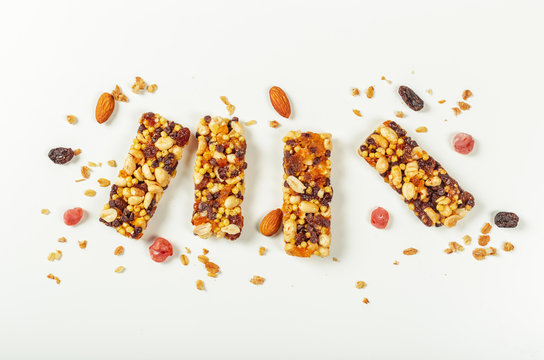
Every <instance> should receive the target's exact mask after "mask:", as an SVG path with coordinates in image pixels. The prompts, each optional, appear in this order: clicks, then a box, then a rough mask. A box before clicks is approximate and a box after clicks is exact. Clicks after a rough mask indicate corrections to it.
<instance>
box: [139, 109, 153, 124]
mask: <svg viewBox="0 0 544 360" xmlns="http://www.w3.org/2000/svg"><path fill="white" fill-rule="evenodd" d="M142 119H143V120H147V121H148V124H149V126H153V125H155V114H154V113H152V112H147V113H145V114H143V115H142ZM151 121H153V123H151Z"/></svg>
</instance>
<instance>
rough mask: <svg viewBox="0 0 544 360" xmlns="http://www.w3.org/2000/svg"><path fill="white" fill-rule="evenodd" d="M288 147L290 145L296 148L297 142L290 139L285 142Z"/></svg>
mask: <svg viewBox="0 0 544 360" xmlns="http://www.w3.org/2000/svg"><path fill="white" fill-rule="evenodd" d="M285 144H286V145H289V146H294V145H295V140H293V139H289V140H287V141H286V142H285Z"/></svg>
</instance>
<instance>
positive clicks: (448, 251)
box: [444, 248, 453, 254]
mask: <svg viewBox="0 0 544 360" xmlns="http://www.w3.org/2000/svg"><path fill="white" fill-rule="evenodd" d="M444 252H445V253H446V254H451V253H452V252H453V250H452V249H451V248H447V249H444Z"/></svg>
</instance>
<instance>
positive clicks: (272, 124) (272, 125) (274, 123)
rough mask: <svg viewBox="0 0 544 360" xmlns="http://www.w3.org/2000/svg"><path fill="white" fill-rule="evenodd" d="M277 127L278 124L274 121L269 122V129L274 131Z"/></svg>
mask: <svg viewBox="0 0 544 360" xmlns="http://www.w3.org/2000/svg"><path fill="white" fill-rule="evenodd" d="M278 126H280V123H279V122H277V121H276V120H272V121H271V122H270V127H271V128H273V129H275V128H277V127H278Z"/></svg>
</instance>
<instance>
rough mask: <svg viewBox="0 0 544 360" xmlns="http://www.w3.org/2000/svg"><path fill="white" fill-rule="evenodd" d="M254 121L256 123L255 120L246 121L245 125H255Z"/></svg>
mask: <svg viewBox="0 0 544 360" xmlns="http://www.w3.org/2000/svg"><path fill="white" fill-rule="evenodd" d="M256 123H257V120H250V121H246V126H251V125H255V124H256Z"/></svg>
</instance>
